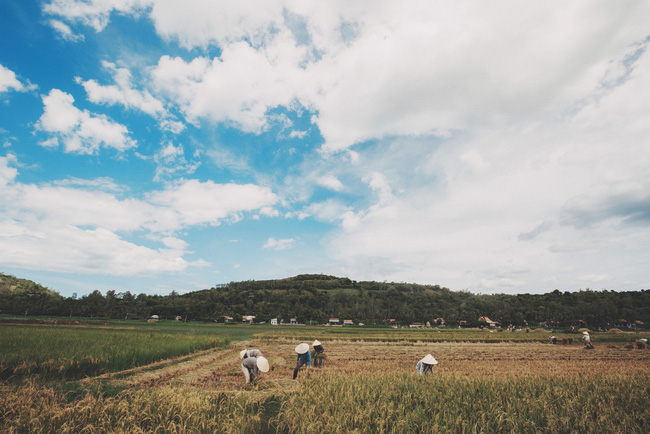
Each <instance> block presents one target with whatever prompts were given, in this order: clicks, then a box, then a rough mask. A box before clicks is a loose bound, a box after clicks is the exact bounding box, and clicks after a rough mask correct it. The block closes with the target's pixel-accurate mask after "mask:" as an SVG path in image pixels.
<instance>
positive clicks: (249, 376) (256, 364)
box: [239, 340, 327, 384]
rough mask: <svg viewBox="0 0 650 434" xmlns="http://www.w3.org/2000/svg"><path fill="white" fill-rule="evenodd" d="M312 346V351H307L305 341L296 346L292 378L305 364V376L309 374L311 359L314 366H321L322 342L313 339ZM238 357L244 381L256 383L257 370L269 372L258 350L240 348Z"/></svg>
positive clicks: (267, 365)
mask: <svg viewBox="0 0 650 434" xmlns="http://www.w3.org/2000/svg"><path fill="white" fill-rule="evenodd" d="M312 346H313V347H314V350H313V351H309V344H306V343H302V344H300V345H298V346H297V347H296V353H297V354H298V356H297V357H296V368H295V369H294V370H293V379H294V380H295V379H296V377H297V376H298V371H300V368H302V367H303V366H305V365H306V366H307V376H309V374H310V373H311V364H312V360H313V362H314V367H320V366H323V362H324V360H325V359H326V358H327V355H326V354H325V349H324V348H323V344H321V343H320V342H319V341H318V340H315V341H314V342H313V343H312ZM239 358H240V359H241V360H242V362H241V370H242V372H243V373H244V378H245V379H246V383H251V382H252V383H253V384H257V379H258V377H259V372H260V371H261V372H269V362H268V360H266V358H264V356H262V352H261V351H260V350H246V349H245V350H242V351H241V352H240V353H239Z"/></svg>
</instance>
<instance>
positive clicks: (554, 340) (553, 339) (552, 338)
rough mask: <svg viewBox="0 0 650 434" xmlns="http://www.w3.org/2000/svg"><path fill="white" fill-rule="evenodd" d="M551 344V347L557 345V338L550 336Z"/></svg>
mask: <svg viewBox="0 0 650 434" xmlns="http://www.w3.org/2000/svg"><path fill="white" fill-rule="evenodd" d="M551 343H552V344H553V345H555V344H557V338H556V337H555V336H551Z"/></svg>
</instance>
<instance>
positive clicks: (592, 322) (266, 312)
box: [0, 274, 650, 328]
mask: <svg viewBox="0 0 650 434" xmlns="http://www.w3.org/2000/svg"><path fill="white" fill-rule="evenodd" d="M0 314H11V315H47V316H72V317H95V318H113V319H144V318H147V317H150V316H151V315H158V316H159V317H160V318H168V319H171V318H175V317H181V318H182V319H183V320H190V321H209V322H215V321H216V322H223V321H224V320H225V318H226V317H231V318H233V320H234V321H241V319H242V316H245V315H254V316H255V322H260V321H266V322H269V321H270V319H272V318H279V319H284V320H285V321H286V322H288V321H289V319H290V318H296V319H297V320H298V322H300V323H309V322H312V323H314V322H316V323H325V322H327V321H328V320H329V318H332V317H336V318H340V320H341V322H343V319H351V320H353V321H354V322H355V323H358V322H363V323H365V324H386V323H390V322H391V320H394V322H395V323H397V324H410V323H414V322H422V323H426V322H430V323H431V324H432V325H435V324H436V320H437V321H438V322H440V319H441V318H442V319H444V322H445V324H446V325H449V326H457V325H458V324H461V323H462V324H464V325H467V326H478V325H480V322H479V318H482V317H489V318H490V319H491V320H492V321H497V322H499V323H501V324H502V325H504V326H505V325H508V324H513V325H519V326H525V325H530V326H538V325H539V324H540V323H543V322H546V323H548V324H549V325H551V326H555V327H568V326H571V325H586V326H589V327H607V328H610V327H613V326H615V325H616V326H624V327H627V326H628V325H637V326H642V325H644V324H650V291H645V290H640V291H624V292H617V291H608V290H602V291H592V290H589V289H586V290H580V291H577V292H561V291H559V290H555V291H552V292H549V293H546V294H518V295H507V294H492V295H484V294H474V293H471V292H469V291H451V290H449V289H448V288H444V287H441V286H439V285H419V284H412V283H395V282H391V283H387V282H373V281H359V282H357V281H353V280H350V279H348V278H340V277H335V276H326V275H320V274H317V275H299V276H295V277H291V278H287V279H279V280H263V281H255V280H250V281H244V282H230V283H228V284H223V285H216V286H215V287H213V288H210V289H206V290H201V291H195V292H190V293H187V294H182V295H181V294H178V293H176V292H172V293H171V294H169V295H166V296H162V295H148V294H143V293H141V294H137V295H136V294H134V293H131V292H130V291H126V292H119V293H117V292H115V291H107V292H106V294H105V295H104V294H102V293H101V292H100V291H97V290H95V291H93V292H91V293H90V294H87V295H83V296H81V297H77V296H76V295H73V296H71V297H63V296H61V295H60V294H58V293H57V292H56V291H52V290H50V289H48V288H47V287H44V286H42V285H40V284H37V283H34V282H32V281H29V280H26V279H19V278H16V277H14V276H8V275H5V274H0Z"/></svg>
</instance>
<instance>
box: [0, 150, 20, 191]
mask: <svg viewBox="0 0 650 434" xmlns="http://www.w3.org/2000/svg"><path fill="white" fill-rule="evenodd" d="M10 163H11V164H15V163H16V157H15V156H14V155H12V154H8V155H7V156H5V157H0V187H3V186H6V185H7V184H9V183H11V182H13V181H14V179H15V178H16V175H17V174H18V170H17V169H16V168H15V167H10V166H9V164H10Z"/></svg>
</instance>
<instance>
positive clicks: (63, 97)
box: [38, 89, 136, 154]
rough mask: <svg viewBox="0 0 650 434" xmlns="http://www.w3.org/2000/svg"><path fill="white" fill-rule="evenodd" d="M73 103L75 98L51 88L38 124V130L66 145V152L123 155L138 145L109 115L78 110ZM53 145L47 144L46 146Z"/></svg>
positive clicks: (44, 99) (123, 127)
mask: <svg viewBox="0 0 650 434" xmlns="http://www.w3.org/2000/svg"><path fill="white" fill-rule="evenodd" d="M73 103H74V98H73V97H72V95H70V94H68V93H66V92H62V91H60V90H58V89H52V90H51V91H50V93H49V94H48V95H46V96H43V106H44V113H43V115H42V116H41V118H40V119H39V121H38V127H39V129H41V130H43V131H45V132H48V133H52V134H55V135H56V137H58V138H59V139H60V140H61V141H62V142H63V146H64V149H65V152H71V153H78V154H95V153H97V152H98V150H99V148H100V147H108V148H113V149H115V150H117V151H120V152H124V151H126V150H127V149H129V148H133V147H135V146H136V142H135V141H134V140H133V139H131V138H129V136H128V135H129V131H128V129H127V128H126V127H125V126H124V125H120V124H118V123H115V122H113V121H111V120H109V119H108V118H107V117H106V116H103V115H95V114H93V113H90V112H89V111H87V110H79V109H78V108H76V107H75V106H74V104H73ZM52 144H53V142H45V143H44V145H45V146H51V145H52Z"/></svg>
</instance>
